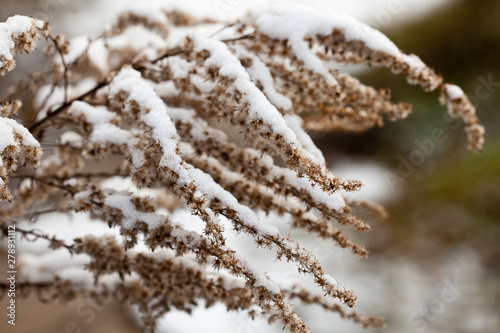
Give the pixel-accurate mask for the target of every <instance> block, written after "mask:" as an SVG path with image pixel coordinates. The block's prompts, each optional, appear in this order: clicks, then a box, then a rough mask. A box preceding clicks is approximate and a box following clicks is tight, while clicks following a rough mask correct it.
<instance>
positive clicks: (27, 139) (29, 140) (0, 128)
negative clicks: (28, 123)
mask: <svg viewBox="0 0 500 333" xmlns="http://www.w3.org/2000/svg"><path fill="white" fill-rule="evenodd" d="M16 135H19V136H20V137H21V144H22V145H23V146H31V147H37V148H39V147H40V143H39V142H38V141H37V140H36V139H35V138H34V137H33V135H32V134H31V133H30V132H29V131H28V129H27V128H26V127H24V126H23V125H21V124H19V123H18V122H16V121H15V120H13V119H10V118H4V117H0V153H2V152H3V151H4V150H5V148H7V147H8V146H14V147H18V146H19V143H18V142H17V140H16V138H15V136H16Z"/></svg>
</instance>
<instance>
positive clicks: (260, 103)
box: [0, 4, 483, 332]
mask: <svg viewBox="0 0 500 333" xmlns="http://www.w3.org/2000/svg"><path fill="white" fill-rule="evenodd" d="M9 20H10V19H9ZM23 20H24V21H25V23H26V22H36V25H24V26H23V27H24V28H23V29H24V30H23V31H24V34H23V33H21V34H22V35H23V36H25V37H23V38H25V39H26V38H28V39H29V38H32V37H34V36H35V35H36V31H37V30H36V29H41V28H40V27H39V25H38V24H39V23H38V21H27V20H28V19H23ZM9 22H11V23H9ZM12 22H14V21H13V20H12V21H7V23H3V24H4V26H2V27H3V28H2V29H4V30H5V29H7V28H6V27H10V28H9V29H14V28H13V27H14V26H16V27H18V25H16V24H13V23H12ZM30 24H31V23H30ZM32 24H35V23H32ZM33 27H35V28H33ZM37 27H38V28H37ZM16 29H18V30H19V29H21V28H16ZM33 29H35V30H33ZM18 30H16V31H18ZM21 30H22V29H21ZM12 31H14V30H12ZM18 33H19V32H18ZM30 34H31V35H30ZM15 36H16V35H15V34H10V35H8V38H6V39H5V38H4V39H5V40H6V41H7V42H6V43H4V44H2V47H3V45H7V46H6V47H5V48H2V50H1V51H2V54H5V55H7V56H8V55H12V54H13V52H14V51H15V50H17V49H18V48H19V46H16V45H18V44H19V45H22V43H21V42H19V41H20V40H23V39H19V38H17V37H15ZM30 36H31V37H30ZM48 40H49V41H51V42H52V43H53V48H52V51H51V52H49V53H53V54H54V56H53V59H52V62H51V67H50V75H41V74H40V75H34V77H37V78H38V80H36V82H35V83H33V84H32V85H35V86H36V96H35V98H34V104H35V109H36V110H35V111H36V119H34V120H33V122H32V123H31V124H30V125H29V126H28V128H29V131H28V130H27V129H26V128H25V127H23V126H22V125H20V124H18V123H17V122H15V121H14V120H12V119H9V118H7V117H10V116H11V114H13V113H14V111H16V110H17V109H18V108H19V107H20V104H19V102H15V101H10V100H5V101H3V102H2V104H1V106H2V109H1V110H2V116H4V117H5V118H0V129H1V131H0V135H1V136H0V151H1V152H2V153H1V154H2V160H1V162H2V165H1V166H2V168H1V170H2V174H1V177H2V184H1V185H2V186H3V189H4V190H3V191H4V192H3V193H4V194H3V196H4V198H8V192H6V191H7V187H6V186H5V185H4V183H3V182H4V181H6V180H7V176H8V172H11V171H14V170H15V166H16V165H17V164H16V160H17V157H18V155H22V156H23V159H24V161H25V162H26V163H28V164H32V165H35V164H36V163H37V162H38V160H39V159H40V156H39V155H40V153H39V152H40V150H41V149H45V150H47V153H46V154H45V157H44V159H43V160H42V161H41V163H40V167H39V168H38V169H37V170H36V171H32V170H29V171H26V172H25V173H23V174H22V175H18V177H19V178H22V179H21V181H20V183H19V185H18V186H17V187H16V188H15V190H14V191H13V192H14V193H13V200H12V203H11V204H10V205H4V206H1V207H0V216H1V219H0V221H1V222H0V230H2V232H3V234H4V235H6V234H7V231H6V230H7V225H9V224H16V225H17V231H18V232H19V233H20V234H21V235H23V236H25V237H26V239H29V240H32V241H35V243H36V244H41V245H40V247H42V248H44V249H45V250H46V251H48V252H45V253H42V254H25V255H24V256H22V257H21V259H22V262H23V265H22V269H21V270H20V271H21V276H22V279H23V280H22V283H21V284H20V286H21V287H22V288H26V289H29V288H35V289H38V290H39V291H41V292H42V293H43V292H45V293H47V294H49V295H51V297H54V298H55V297H59V298H61V299H62V300H63V301H67V300H69V299H71V298H72V297H75V296H76V295H91V296H92V297H94V298H97V299H103V298H108V297H115V298H117V299H120V300H125V301H127V302H129V303H130V304H135V305H138V308H139V311H140V312H141V315H142V318H143V325H144V330H146V331H154V329H155V327H156V324H157V321H158V319H160V318H161V317H162V316H163V315H165V314H167V313H168V312H169V311H170V310H171V309H173V308H176V309H180V310H184V311H186V312H191V311H192V310H193V309H194V307H195V306H196V304H197V302H198V301H199V300H204V301H205V304H206V305H207V306H210V305H212V304H214V303H215V302H222V303H223V304H225V305H226V306H227V308H228V310H244V311H247V312H248V314H249V315H250V316H256V315H258V316H263V317H265V318H267V319H268V320H269V321H270V322H274V321H278V322H280V323H281V325H282V326H283V327H285V328H286V329H287V330H288V331H290V332H309V329H308V328H307V324H306V322H305V321H304V320H303V319H302V318H300V317H298V316H297V314H296V313H295V311H294V306H293V302H295V301H297V300H299V301H301V302H302V303H304V304H317V305H320V306H321V307H323V308H324V309H326V310H329V311H332V312H336V313H338V314H339V315H340V316H341V317H343V318H346V319H350V320H353V321H355V322H357V323H359V324H361V325H363V326H365V327H367V326H372V327H379V326H382V325H383V321H382V320H381V319H379V318H374V317H369V318H365V317H363V316H361V315H359V314H357V313H355V312H348V311H346V309H345V308H346V307H347V308H349V307H353V306H354V305H355V301H356V296H355V294H354V292H353V291H350V290H348V289H346V288H345V287H344V285H345V283H346V282H347V283H348V281H339V282H337V281H336V280H335V279H334V277H333V275H334V273H335V272H330V271H329V269H328V268H326V267H323V266H322V264H321V263H320V262H319V261H318V260H317V258H316V257H315V255H314V254H313V253H312V252H311V251H310V250H308V249H305V248H303V246H302V245H301V244H300V243H299V242H297V240H295V239H292V238H291V236H288V231H286V230H285V231H283V230H280V229H279V228H278V227H277V226H274V225H272V224H270V223H268V221H267V220H263V219H262V216H263V214H264V213H267V214H270V213H272V215H270V216H276V218H278V219H282V220H284V221H288V222H289V227H290V228H297V229H302V230H305V231H307V232H309V233H311V234H312V235H315V236H317V237H321V238H323V239H325V240H328V241H332V242H334V243H335V244H337V245H338V246H339V247H341V248H345V249H348V250H349V251H351V252H352V253H353V254H355V255H357V256H359V257H360V258H365V257H366V256H367V255H368V250H367V249H365V248H364V247H363V246H362V245H360V244H357V243H356V242H354V241H352V240H351V239H350V238H349V236H348V234H346V233H345V231H341V230H340V228H338V226H337V224H339V225H341V226H345V227H348V228H349V227H351V228H352V229H354V230H356V231H368V230H370V226H369V225H368V224H367V223H366V222H364V221H361V220H360V219H358V218H356V217H355V216H353V215H352V214H351V207H350V206H353V207H358V208H359V207H361V208H362V209H365V210H366V211H368V212H370V213H373V215H375V216H378V217H381V218H383V217H384V216H385V215H386V213H385V211H384V210H383V209H382V208H381V207H380V206H378V205H376V204H374V203H369V202H357V201H347V200H346V199H345V198H344V193H345V191H356V190H359V189H360V187H361V183H360V182H359V181H357V180H350V179H341V178H339V177H336V176H335V173H332V172H331V171H330V170H328V168H327V167H326V164H325V158H324V156H323V154H322V152H321V151H320V150H319V149H318V148H317V147H316V146H315V144H314V142H313V140H312V139H311V137H310V136H309V134H308V133H309V132H325V131H346V132H362V131H366V130H368V129H370V128H372V127H374V126H382V125H383V123H384V120H385V118H387V119H389V120H397V119H402V118H405V117H406V116H408V115H409V114H410V113H411V106H410V105H409V104H406V103H393V102H392V101H391V98H390V92H389V91H387V90H376V89H374V88H372V87H369V86H366V85H364V84H363V83H361V82H360V81H359V80H358V79H356V78H354V77H352V76H350V75H349V74H346V73H340V72H338V71H337V70H336V68H335V67H336V65H337V64H338V63H359V64H366V65H376V66H385V67H388V68H390V69H391V70H392V71H393V72H395V73H401V74H403V75H405V76H406V78H407V80H408V82H409V83H410V84H418V85H420V86H421V87H422V88H423V89H424V90H425V91H433V90H436V89H440V91H441V102H442V103H443V104H445V105H446V106H447V107H448V110H449V113H450V114H451V115H452V116H453V117H458V118H461V119H463V121H464V123H465V130H466V134H467V138H468V141H469V146H470V148H471V149H472V150H474V151H479V150H480V149H481V147H482V134H483V129H482V127H481V125H480V124H479V121H478V119H477V117H476V115H475V110H474V108H473V107H472V105H471V104H470V102H469V100H468V99H467V97H466V96H465V95H464V94H463V92H462V90H461V89H460V88H458V87H457V86H454V85H451V84H446V83H443V80H442V78H441V77H440V76H439V75H437V74H435V73H434V71H433V70H432V69H430V68H429V67H427V66H426V65H425V64H424V63H422V61H420V59H419V58H418V57H416V56H414V55H406V54H404V53H402V52H401V51H400V50H399V49H398V48H397V47H396V46H395V45H394V44H393V43H392V42H391V41H390V40H388V39H387V37H385V36H384V35H382V34H381V33H380V32H378V31H376V30H373V29H372V28H369V27H368V26H366V25H364V24H362V23H360V22H357V21H355V20H354V19H352V18H349V17H347V16H345V15H341V14H335V13H329V14H326V13H317V12H313V11H310V10H307V9H304V8H294V7H292V8H280V7H271V8H268V9H265V10H260V9H259V10H254V11H252V12H250V13H249V14H248V15H247V16H245V17H243V18H241V20H239V21H237V22H234V23H233V24H225V23H219V22H213V21H210V20H199V19H195V18H192V17H190V16H188V15H185V14H181V13H178V12H168V11H165V10H163V9H161V8H159V7H156V6H150V5H147V6H146V5H144V6H143V5H142V4H141V5H140V6H137V5H134V6H132V7H130V9H129V10H128V11H126V12H125V13H123V14H122V15H120V16H119V18H118V19H117V20H116V21H115V23H114V24H113V25H112V26H111V27H110V28H109V30H107V31H105V32H103V34H102V35H101V36H100V37H98V38H89V37H85V36H84V37H78V38H75V39H74V40H72V41H71V43H70V44H69V45H68V44H67V43H66V42H64V40H63V38H62V37H61V36H59V37H56V38H53V37H51V36H50V35H48ZM11 42H12V43H11ZM9 43H11V44H12V45H11V44H9ZM16 43H17V44H16ZM20 43H21V44H20ZM23 48H25V47H24V46H23ZM49 51H50V50H49ZM55 51H57V52H55ZM7 56H5V57H7ZM5 59H7V58H5ZM9 59H10V58H9ZM2 61H3V60H2ZM3 64H6V62H3ZM6 68H7V67H6ZM37 85H38V86H37ZM218 122H220V123H222V124H217V123H218ZM228 128H230V129H231V130H236V131H238V132H239V133H240V134H241V135H242V136H243V137H244V139H245V143H241V142H238V140H235V139H234V138H233V137H232V136H231V135H228V133H227V131H225V129H228ZM35 138H38V139H39V140H40V144H39V143H38V141H37V140H36V139H35ZM54 145H55V147H54ZM48 214H50V215H48ZM68 215H69V216H70V217H68ZM82 216H83V219H84V220H85V221H83V222H82V223H83V224H84V225H85V223H88V224H92V225H96V224H97V225H99V226H100V227H101V229H99V230H101V231H100V232H95V233H94V234H92V232H91V231H89V230H90V229H95V228H94V227H93V228H82V230H72V231H71V235H69V234H68V233H65V232H62V231H61V230H60V229H58V228H55V229H54V228H52V229H51V228H50V227H47V228H45V229H44V226H46V225H45V224H44V219H45V218H49V217H50V219H55V220H56V221H60V222H61V223H62V224H64V223H66V221H67V220H68V219H70V218H71V217H73V218H76V217H78V218H82ZM28 221H31V224H28V223H27V222H28ZM58 223H59V222H58ZM53 224H55V223H53ZM193 225H196V227H193ZM102 228H103V229H104V230H106V232H103V231H102ZM228 229H232V230H233V231H234V232H236V233H237V234H246V235H247V236H249V237H251V238H252V239H253V240H254V242H255V245H256V246H257V247H262V248H264V249H267V250H268V251H269V256H270V257H272V258H276V259H277V260H280V261H284V262H288V263H290V265H291V266H293V269H295V270H297V271H298V272H299V273H303V274H305V275H307V276H309V277H310V279H311V280H312V281H314V282H315V284H316V290H312V289H311V290H309V289H307V288H304V287H303V286H290V285H285V284H280V283H278V282H277V281H274V280H272V279H271V278H270V276H269V274H267V273H266V272H264V271H263V270H262V269H261V267H260V266H259V264H258V263H254V262H252V260H250V258H247V257H245V256H243V255H242V254H241V253H239V252H238V251H235V249H233V248H231V244H230V241H229V239H228V231H229V230H228ZM103 234H106V235H103ZM240 237H243V236H240ZM50 258H55V259H57V260H54V261H51V260H50ZM0 286H3V288H4V287H5V285H0ZM4 289H5V288H4Z"/></svg>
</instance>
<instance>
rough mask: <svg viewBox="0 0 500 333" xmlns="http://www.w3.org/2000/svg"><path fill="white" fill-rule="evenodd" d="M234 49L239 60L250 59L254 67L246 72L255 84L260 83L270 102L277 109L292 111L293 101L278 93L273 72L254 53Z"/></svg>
mask: <svg viewBox="0 0 500 333" xmlns="http://www.w3.org/2000/svg"><path fill="white" fill-rule="evenodd" d="M233 49H234V51H235V54H236V56H237V57H238V58H240V59H242V58H250V59H251V60H252V66H250V67H248V68H247V69H246V70H247V72H248V74H249V75H250V77H251V78H252V81H254V82H255V83H257V82H258V83H260V84H261V85H262V91H263V92H264V94H266V96H267V98H268V99H269V101H270V102H271V103H273V104H274V105H275V106H276V107H277V108H281V109H284V110H290V109H291V108H292V101H291V100H290V99H289V98H288V97H286V96H284V95H283V94H280V93H279V92H277V91H276V89H275V88H274V79H273V77H272V75H271V72H270V70H269V68H268V67H267V66H266V65H265V64H264V63H263V62H262V60H260V59H259V58H258V57H257V56H255V55H254V54H253V53H251V52H249V51H247V50H246V49H245V48H244V47H242V46H241V45H235V46H233Z"/></svg>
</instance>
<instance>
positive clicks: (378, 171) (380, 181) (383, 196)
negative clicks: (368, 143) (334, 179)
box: [330, 159, 399, 203]
mask: <svg viewBox="0 0 500 333" xmlns="http://www.w3.org/2000/svg"><path fill="white" fill-rule="evenodd" d="M330 169H331V170H332V172H334V173H335V174H336V175H337V176H339V177H342V178H343V179H350V178H351V179H354V178H355V179H358V180H360V181H361V182H362V183H363V185H364V186H363V188H362V189H361V190H360V191H357V192H345V193H343V195H344V196H345V197H346V198H348V199H352V200H368V201H373V202H377V203H385V202H389V201H391V200H393V199H395V198H396V197H397V196H398V194H399V193H398V192H397V191H395V189H394V188H393V186H392V184H390V183H389V182H388V181H387V178H386V177H387V176H386V175H387V174H388V172H390V169H389V168H388V167H386V166H384V165H383V164H380V163H376V162H373V161H370V160H348V159H344V160H340V161H339V162H337V163H335V164H333V165H332V166H331V167H330Z"/></svg>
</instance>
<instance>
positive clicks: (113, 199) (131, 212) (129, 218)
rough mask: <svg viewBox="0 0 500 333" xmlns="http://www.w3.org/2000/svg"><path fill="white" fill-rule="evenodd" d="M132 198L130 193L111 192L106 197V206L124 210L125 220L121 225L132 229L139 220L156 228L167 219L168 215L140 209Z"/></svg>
mask: <svg viewBox="0 0 500 333" xmlns="http://www.w3.org/2000/svg"><path fill="white" fill-rule="evenodd" d="M130 199H131V197H130V195H128V194H125V193H124V194H121V193H116V194H111V195H108V196H106V198H105V199H104V204H105V205H106V206H109V207H113V208H116V209H119V210H120V211H121V212H122V214H123V221H122V223H121V225H122V227H123V228H124V229H132V228H133V227H134V226H135V224H136V223H137V222H139V221H140V222H144V223H146V224H147V225H148V226H149V227H150V228H152V229H156V228H158V227H159V226H160V225H162V224H163V223H164V222H165V220H166V219H167V217H166V216H164V215H161V214H157V213H144V212H140V211H138V210H137V208H136V207H135V205H134V204H133V203H132V201H130Z"/></svg>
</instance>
